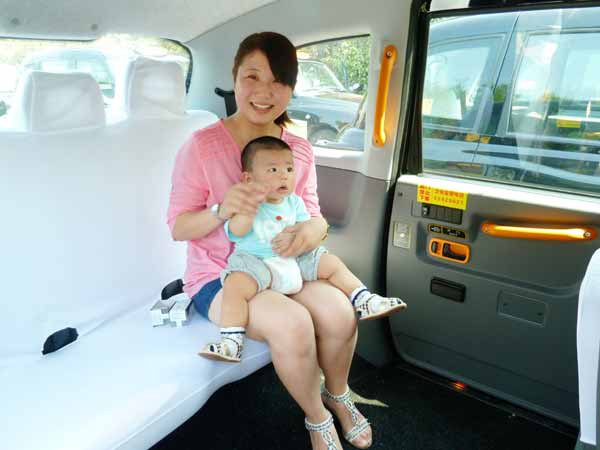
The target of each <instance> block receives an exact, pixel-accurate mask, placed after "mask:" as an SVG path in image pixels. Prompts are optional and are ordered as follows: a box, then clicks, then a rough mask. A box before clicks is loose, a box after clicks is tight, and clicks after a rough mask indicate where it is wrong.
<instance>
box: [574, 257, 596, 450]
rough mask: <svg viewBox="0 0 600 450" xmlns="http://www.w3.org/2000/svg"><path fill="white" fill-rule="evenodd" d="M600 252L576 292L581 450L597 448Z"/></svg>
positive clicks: (590, 264)
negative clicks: (577, 304) (577, 301)
mask: <svg viewBox="0 0 600 450" xmlns="http://www.w3.org/2000/svg"><path fill="white" fill-rule="evenodd" d="M599 323H600V249H599V250H596V252H595V253H594V255H593V256H592V259H591V260H590V263H589V264H588V268H587V271H586V273H585V277H584V279H583V282H582V284H581V290H580V291H579V309H578V314H577V365H578V369H579V412H580V424H581V434H580V440H581V443H583V444H586V445H587V447H586V446H585V445H584V446H583V447H582V448H590V447H589V446H592V447H591V448H596V444H597V442H598V440H597V439H598V428H599V425H600V423H599V421H600V419H599V417H600V413H599V410H598V397H599V394H600V393H599V392H598V390H599V382H600V379H599V375H598V360H599V358H600V327H599V326H598V324H599Z"/></svg>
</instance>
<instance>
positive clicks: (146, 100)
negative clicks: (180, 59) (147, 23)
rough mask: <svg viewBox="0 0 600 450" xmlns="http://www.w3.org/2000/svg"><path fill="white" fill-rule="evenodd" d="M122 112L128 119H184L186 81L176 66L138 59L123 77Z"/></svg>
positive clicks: (179, 68)
mask: <svg viewBox="0 0 600 450" xmlns="http://www.w3.org/2000/svg"><path fill="white" fill-rule="evenodd" d="M124 108H125V112H126V113H127V115H128V116H129V117H135V118H173V117H181V116H184V115H185V81H184V79H183V71H182V70H181V67H180V66H179V64H177V63H175V62H162V61H156V60H153V59H148V58H141V57H140V58H137V59H135V60H134V61H132V62H131V63H130V64H129V67H128V69H127V73H126V76H125V92H124Z"/></svg>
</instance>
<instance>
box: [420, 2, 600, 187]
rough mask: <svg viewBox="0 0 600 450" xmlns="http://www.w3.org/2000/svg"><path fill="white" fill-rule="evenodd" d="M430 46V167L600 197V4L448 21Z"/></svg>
mask: <svg viewBox="0 0 600 450" xmlns="http://www.w3.org/2000/svg"><path fill="white" fill-rule="evenodd" d="M461 35H463V36H464V38H463V39H461ZM429 42H430V43H429V48H428V56H427V67H426V73H425V81H424V93H423V100H422V102H423V103H422V128H423V161H424V162H423V170H424V171H425V172H433V173H441V174H448V175H453V176H461V177H470V178H480V179H484V180H489V181H494V182H501V183H508V184H518V185H525V186H530V187H535V188H540V189H546V190H556V191H562V192H574V193H583V194H592V195H600V169H599V164H598V163H599V162H600V84H599V83H598V81H597V80H598V73H600V8H598V7H595V8H571V9H569V10H568V11H567V10H561V9H557V10H546V11H521V12H511V13H501V14H486V15H480V16H463V17H458V18H453V19H445V20H443V21H441V22H437V23H432V24H431V26H430V39H429Z"/></svg>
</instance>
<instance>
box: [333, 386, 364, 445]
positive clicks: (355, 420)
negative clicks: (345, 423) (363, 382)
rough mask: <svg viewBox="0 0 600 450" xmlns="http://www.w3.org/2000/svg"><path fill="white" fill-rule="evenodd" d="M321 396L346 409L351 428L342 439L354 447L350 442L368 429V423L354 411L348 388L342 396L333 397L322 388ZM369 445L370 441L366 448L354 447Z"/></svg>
mask: <svg viewBox="0 0 600 450" xmlns="http://www.w3.org/2000/svg"><path fill="white" fill-rule="evenodd" d="M321 394H322V395H323V396H324V397H325V398H327V399H329V400H333V401H334V402H337V403H343V404H344V406H345V407H346V409H347V410H348V411H349V412H350V414H351V415H352V425H353V427H352V428H351V429H350V430H349V431H348V432H347V433H345V434H344V439H346V441H348V442H349V443H350V444H352V445H354V444H353V443H352V441H354V440H355V439H356V438H357V437H358V435H359V434H360V433H362V432H363V431H365V430H366V429H367V428H369V421H368V420H367V419H365V418H364V417H361V416H360V413H359V412H358V409H356V406H355V405H354V402H353V401H352V397H351V393H350V388H347V389H346V392H344V393H343V394H342V395H333V394H332V393H331V392H329V391H328V390H327V388H326V387H325V386H323V387H322V388H321ZM371 444H372V440H371V441H370V442H369V445H368V446H367V447H357V446H356V445H354V447H357V448H368V447H370V446H371Z"/></svg>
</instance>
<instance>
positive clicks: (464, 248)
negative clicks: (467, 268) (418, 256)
mask: <svg viewBox="0 0 600 450" xmlns="http://www.w3.org/2000/svg"><path fill="white" fill-rule="evenodd" d="M429 254H430V255H431V256H433V257H435V258H441V259H445V260H446V261H452V262H455V263H461V264H466V263H468V262H469V259H470V257H471V249H470V248H469V246H468V245H466V244H461V243H458V242H453V241H447V240H445V239H440V238H432V239H431V241H429Z"/></svg>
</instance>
